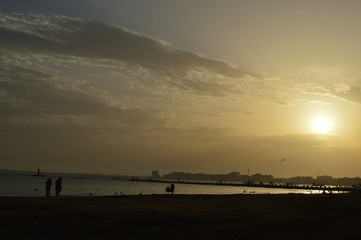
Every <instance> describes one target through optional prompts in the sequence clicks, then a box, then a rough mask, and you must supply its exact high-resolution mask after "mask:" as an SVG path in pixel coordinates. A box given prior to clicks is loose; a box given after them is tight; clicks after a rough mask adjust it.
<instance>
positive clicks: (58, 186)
mask: <svg viewBox="0 0 361 240" xmlns="http://www.w3.org/2000/svg"><path fill="white" fill-rule="evenodd" d="M62 181H63V179H62V178H61V177H60V178H58V179H57V180H56V182H55V195H56V196H60V192H61V184H62Z"/></svg>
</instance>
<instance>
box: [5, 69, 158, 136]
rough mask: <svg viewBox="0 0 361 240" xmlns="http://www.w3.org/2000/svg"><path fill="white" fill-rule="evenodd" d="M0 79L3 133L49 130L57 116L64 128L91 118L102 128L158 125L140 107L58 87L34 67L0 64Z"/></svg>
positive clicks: (154, 119)
mask: <svg viewBox="0 0 361 240" xmlns="http://www.w3.org/2000/svg"><path fill="white" fill-rule="evenodd" d="M0 78H1V81H0V112H1V114H2V120H1V121H0V123H1V124H0V125H1V126H2V127H1V131H2V132H3V133H4V132H7V133H10V132H20V131H23V130H24V128H28V129H30V128H33V129H40V128H46V129H48V128H49V129H50V127H47V126H54V125H57V124H59V119H62V120H61V121H60V122H62V123H63V124H64V123H67V124H65V125H67V127H68V128H69V129H68V130H70V129H72V127H69V126H70V125H76V126H77V127H81V125H83V126H87V125H89V124H90V122H89V121H91V122H93V123H94V121H95V122H96V124H97V125H98V127H101V126H103V128H104V129H105V128H108V127H109V124H110V123H111V122H115V123H117V124H118V125H119V126H122V125H131V126H145V125H150V124H151V125H154V126H157V125H161V124H162V120H161V119H160V118H158V117H157V116H156V115H155V114H152V113H149V112H146V111H144V110H141V109H136V108H120V107H117V106H112V105H111V104H110V103H109V102H107V101H105V100H104V99H102V98H100V97H98V96H97V95H94V94H91V93H88V92H85V91H81V90H78V89H75V88H74V89H67V88H58V87H57V86H56V85H54V84H51V82H49V81H47V80H48V79H49V78H52V76H51V75H49V74H46V73H43V72H39V71H36V70H32V69H28V68H24V67H20V66H12V65H10V66H9V65H4V64H2V65H1V66H0ZM74 119H76V120H74ZM67 120H68V121H67ZM52 122H53V123H54V124H52ZM44 123H46V124H45V125H44ZM69 123H70V124H69ZM73 127H74V126H73ZM112 127H114V126H112ZM10 129H12V130H11V131H9V130H10ZM15 129H18V131H15ZM64 129H65V128H64ZM28 131H29V130H28ZM24 132H27V131H24ZM49 132H51V131H49Z"/></svg>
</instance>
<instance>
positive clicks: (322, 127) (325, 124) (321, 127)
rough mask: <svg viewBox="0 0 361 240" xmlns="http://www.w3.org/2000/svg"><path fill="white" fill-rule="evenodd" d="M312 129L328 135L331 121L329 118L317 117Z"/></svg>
mask: <svg viewBox="0 0 361 240" xmlns="http://www.w3.org/2000/svg"><path fill="white" fill-rule="evenodd" d="M312 127H313V130H314V131H315V132H316V133H318V134H328V133H329V132H330V130H331V121H330V119H329V118H327V117H317V118H315V119H314V120H313V122H312Z"/></svg>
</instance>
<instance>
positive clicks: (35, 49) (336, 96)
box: [0, 0, 361, 177]
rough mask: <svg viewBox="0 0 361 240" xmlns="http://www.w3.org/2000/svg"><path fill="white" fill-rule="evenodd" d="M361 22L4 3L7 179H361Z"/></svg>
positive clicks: (245, 12) (325, 5)
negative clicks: (184, 175) (14, 174)
mask: <svg viewBox="0 0 361 240" xmlns="http://www.w3.org/2000/svg"><path fill="white" fill-rule="evenodd" d="M360 11H361V2H360V1H351V0H348V1H332V0H330V1H326V0H324V1H317V0H314V1H292V0H290V1H276V0H268V1H261V0H259V1H256V0H255V1H235V0H234V1H233V0H227V1H211V0H207V1H205V0H197V1H160V0H157V1H155V0H154V1H145V0H142V1H141V0H135V1H115V0H107V1H101V2H100V1H90V0H72V1H62V2H61V3H56V4H55V3H52V2H51V1H49V2H47V3H44V1H40V0H39V1H38V0H36V1H32V3H31V4H30V3H28V2H27V1H25V0H14V1H9V2H7V3H4V5H3V7H2V10H1V11H0V114H1V117H0V144H1V163H0V168H10V169H24V170H33V169H36V168H37V167H38V166H40V167H41V168H42V169H43V170H44V171H66V172H87V173H116V174H124V175H126V174H129V175H148V174H150V172H151V171H152V170H159V171H160V173H161V174H164V173H169V172H172V171H185V172H193V173H195V172H205V173H229V172H233V171H238V172H240V173H244V174H246V173H247V170H248V168H250V169H251V174H252V173H262V174H272V175H274V176H276V177H290V176H315V175H316V174H317V172H318V170H319V172H320V175H332V176H334V177H344V176H348V177H355V176H360V169H361V161H360V160H361V159H360V156H361V145H360V140H359V137H360V136H361V124H360V120H361V109H360V104H361V65H360V63H361V45H360V42H361V28H360V27H359V25H360V22H361V15H360V14H359V12H360ZM283 158H286V159H287V160H288V161H285V162H280V160H281V159H283Z"/></svg>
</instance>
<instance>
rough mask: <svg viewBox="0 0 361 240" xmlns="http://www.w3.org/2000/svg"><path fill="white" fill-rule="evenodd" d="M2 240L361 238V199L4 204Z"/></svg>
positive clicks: (15, 200)
mask: <svg viewBox="0 0 361 240" xmlns="http://www.w3.org/2000/svg"><path fill="white" fill-rule="evenodd" d="M0 239H361V194H333V195H294V194H289V195H148V196H124V197H58V198H56V197H50V198H45V197H0Z"/></svg>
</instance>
